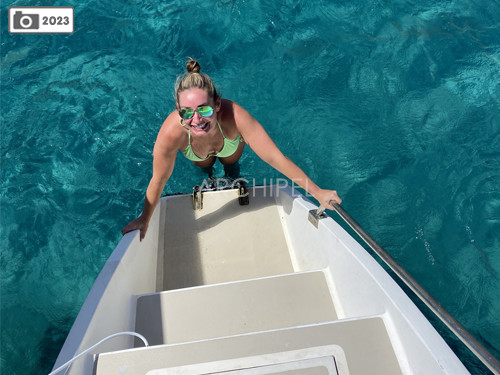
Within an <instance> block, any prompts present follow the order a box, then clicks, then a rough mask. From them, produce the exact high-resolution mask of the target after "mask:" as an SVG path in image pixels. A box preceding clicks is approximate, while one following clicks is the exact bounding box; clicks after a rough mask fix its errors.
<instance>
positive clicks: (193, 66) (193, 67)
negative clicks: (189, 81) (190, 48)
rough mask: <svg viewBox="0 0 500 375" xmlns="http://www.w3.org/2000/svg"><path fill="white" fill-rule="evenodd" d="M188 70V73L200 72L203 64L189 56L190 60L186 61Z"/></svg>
mask: <svg viewBox="0 0 500 375" xmlns="http://www.w3.org/2000/svg"><path fill="white" fill-rule="evenodd" d="M186 70H187V71H188V73H199V72H200V70H201V66H200V64H199V63H198V61H196V60H195V59H192V58H191V57H190V58H189V61H188V62H187V63H186Z"/></svg>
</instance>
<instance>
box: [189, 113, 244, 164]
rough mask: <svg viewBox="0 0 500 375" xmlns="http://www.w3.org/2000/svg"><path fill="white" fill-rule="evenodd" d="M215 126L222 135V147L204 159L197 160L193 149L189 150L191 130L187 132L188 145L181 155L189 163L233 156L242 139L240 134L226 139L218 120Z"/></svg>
mask: <svg viewBox="0 0 500 375" xmlns="http://www.w3.org/2000/svg"><path fill="white" fill-rule="evenodd" d="M181 125H182V123H181ZM217 125H218V126H219V130H220V133H221V134H222V138H223V139H224V146H222V150H220V151H219V152H217V153H216V154H208V156H207V157H206V158H204V159H202V158H199V157H198V156H197V155H196V154H195V153H194V151H193V149H192V148H191V130H190V131H189V142H188V145H187V147H186V148H185V149H184V150H182V153H183V154H184V156H185V157H186V158H188V159H189V160H191V161H203V160H207V159H208V158H209V157H211V156H217V157H218V158H225V157H228V156H231V155H232V154H234V153H235V152H236V149H237V148H238V145H239V144H240V142H243V137H242V136H241V134H238V136H237V137H236V138H235V139H227V138H226V137H225V136H224V133H223V132H222V128H221V126H220V124H219V121H218V120H217ZM182 126H183V125H182Z"/></svg>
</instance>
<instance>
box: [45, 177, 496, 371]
mask: <svg viewBox="0 0 500 375" xmlns="http://www.w3.org/2000/svg"><path fill="white" fill-rule="evenodd" d="M245 203H246V204H245ZM316 208H317V207H315V206H314V205H313V204H312V203H311V202H309V201H308V200H307V199H306V198H305V197H304V196H302V195H300V194H299V193H298V192H297V191H296V190H295V191H294V190H293V188H292V187H280V186H275V185H274V186H265V187H258V186H257V187H253V188H248V189H247V188H246V187H245V186H244V185H239V186H238V187H237V188H235V189H226V190H218V191H217V190H215V191H204V190H203V189H196V191H195V192H194V193H193V194H192V195H191V194H185V195H173V196H167V197H164V198H162V199H161V200H160V203H159V204H158V206H157V207H156V210H155V213H154V215H153V218H152V219H151V222H150V225H149V230H148V233H147V235H146V238H145V239H144V240H143V241H139V233H138V232H137V231H135V232H132V233H128V234H126V235H125V236H124V237H123V238H122V240H121V241H120V243H119V244H118V246H117V247H116V249H115V250H114V252H113V254H112V255H111V256H110V258H109V260H108V261H107V263H106V264H105V266H104V268H103V270H102V271H101V273H100V275H99V277H98V278H97V280H96V282H95V284H94V286H93V288H92V290H91V291H90V293H89V295H88V297H87V299H86V301H85V303H84V305H83V307H82V309H81V311H80V313H79V315H78V317H77V319H76V321H75V323H74V325H73V328H72V329H71V331H70V333H69V335H68V337H67V339H66V342H65V344H64V346H63V348H62V350H61V352H60V354H59V357H58V359H57V362H56V364H55V366H54V369H55V370H54V373H56V372H59V371H60V372H61V373H66V374H89V375H90V374H98V375H102V374H106V375H107V374H148V375H166V374H169V375H170V374H231V375H242V374H246V375H250V374H287V375H299V374H300V375H302V374H305V375H313V374H339V375H347V374H351V375H365V374H371V375H376V374H381V375H389V374H426V375H429V374H450V375H459V374H468V371H467V369H466V368H465V367H464V365H463V364H462V363H461V362H460V360H459V359H458V358H457V357H456V355H455V354H454V353H453V352H452V350H451V349H450V348H449V347H448V345H447V344H446V342H445V341H444V340H443V338H442V337H441V336H440V335H439V334H438V333H437V331H436V330H435V329H434V328H433V326H432V325H431V324H430V323H429V321H428V320H427V319H426V318H425V317H424V315H423V314H422V313H421V312H420V311H419V310H418V309H417V307H416V306H415V305H414V303H413V302H412V301H411V300H410V298H409V297H408V296H407V295H406V294H405V293H404V292H403V290H402V289H401V288H400V287H399V286H398V284H396V282H395V281H393V280H392V279H391V277H390V276H389V274H388V273H387V272H386V271H385V270H384V269H383V268H382V267H381V266H380V265H379V264H378V263H377V262H376V261H375V260H374V259H373V258H372V257H371V256H370V255H369V254H368V252H367V251H365V249H364V248H363V247H362V246H361V245H360V244H359V243H358V242H357V241H356V240H355V239H354V238H353V237H351V236H350V235H349V234H348V233H347V232H346V231H345V230H344V229H343V228H342V227H341V226H340V225H339V224H337V223H336V222H335V221H334V220H333V219H332V218H330V217H324V216H325V215H322V214H321V211H320V212H318V211H316V210H315V209H316ZM311 210H312V211H311ZM340 210H341V212H339V213H343V214H345V215H347V214H346V213H345V211H343V210H342V209H340ZM310 211H311V212H310ZM347 216H348V215H347ZM308 217H309V220H308ZM417 289H418V288H417ZM417 292H418V290H417ZM431 298H432V297H431ZM130 331H132V332H136V333H137V334H140V335H141V336H143V337H144V338H145V340H146V341H147V343H148V346H147V347H145V346H144V343H143V342H142V341H141V340H139V339H137V337H135V338H134V337H133V336H131V335H128V334H126V335H120V336H118V337H115V336H113V338H112V339H110V340H108V341H106V342H105V343H103V344H102V345H100V346H98V347H96V348H93V349H92V350H91V351H90V352H89V353H86V354H83V355H81V356H80V357H79V358H78V359H76V360H75V361H74V362H72V363H71V364H70V365H65V363H66V362H67V361H69V360H71V359H72V358H73V357H75V356H77V355H78V354H79V353H81V352H82V351H84V350H85V349H86V348H89V347H91V346H92V345H94V344H95V343H97V342H99V341H100V340H101V339H103V338H105V337H108V336H111V335H114V334H116V333H118V332H130ZM491 363H492V365H491V366H493V367H490V368H491V369H492V371H495V372H497V371H498V367H497V368H496V369H495V367H494V366H498V361H496V360H495V359H494V358H493V359H491ZM61 366H63V367H61ZM59 368H60V370H59Z"/></svg>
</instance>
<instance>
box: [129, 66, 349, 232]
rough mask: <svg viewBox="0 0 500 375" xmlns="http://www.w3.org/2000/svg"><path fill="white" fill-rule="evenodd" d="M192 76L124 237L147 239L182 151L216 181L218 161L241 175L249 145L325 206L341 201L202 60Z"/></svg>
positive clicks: (180, 82) (178, 92)
mask: <svg viewBox="0 0 500 375" xmlns="http://www.w3.org/2000/svg"><path fill="white" fill-rule="evenodd" d="M186 69H187V73H186V74H184V75H183V76H181V77H179V78H178V79H177V83H176V89H175V97H176V101H177V108H176V110H175V111H173V112H172V113H171V114H170V115H169V116H168V117H167V119H166V120H165V121H164V122H163V125H162V127H161V129H160V132H159V133H158V137H157V139H156V143H155V146H154V150H153V176H152V178H151V180H150V182H149V186H148V189H147V191H146V198H145V200H144V208H143V211H142V214H141V215H140V216H139V217H138V218H137V219H135V220H133V221H131V222H130V223H129V224H127V225H126V226H125V227H124V228H123V229H122V233H123V234H125V233H128V232H130V231H133V230H136V229H138V230H139V231H140V239H141V240H142V239H143V238H144V236H145V235H146V231H147V229H148V223H149V220H150V219H151V215H152V214H153V211H154V209H155V207H156V205H157V203H158V201H159V199H160V196H161V193H162V192H163V188H164V187H165V184H166V183H167V181H168V179H169V178H170V175H171V174H172V171H173V169H174V164H175V158H176V155H177V151H178V150H180V151H181V152H182V153H183V154H184V156H185V157H187V158H188V159H189V160H191V161H192V162H193V163H194V164H196V165H197V166H198V167H200V168H202V169H203V170H204V171H205V172H206V173H208V175H209V177H212V173H213V172H212V171H213V169H212V166H213V165H214V163H215V160H216V159H219V160H220V162H221V163H222V164H223V166H224V170H225V172H226V175H228V176H234V175H237V174H238V173H239V166H238V160H239V158H240V157H241V154H242V153H243V148H244V147H245V144H247V145H248V146H250V148H251V149H252V150H253V151H254V152H255V153H256V154H257V155H258V156H259V157H260V158H261V159H262V160H264V161H265V162H266V163H268V164H269V165H271V166H272V167H274V168H275V169H276V170H278V171H279V172H281V173H283V174H284V175H285V176H287V177H288V178H289V179H290V180H292V181H293V182H294V183H296V184H298V185H299V186H301V187H302V188H304V189H305V190H306V191H307V192H308V193H310V194H311V195H312V196H313V197H314V198H316V199H317V200H318V202H319V203H320V204H322V205H323V206H324V207H326V208H329V209H333V206H332V205H331V203H330V201H334V202H336V203H338V204H340V203H341V199H340V198H339V196H338V195H337V192H336V191H334V190H323V189H320V188H319V187H318V186H317V185H316V184H315V183H314V182H313V181H312V180H311V179H310V178H309V177H308V176H307V175H306V174H305V173H304V172H303V171H302V170H301V169H300V168H299V167H298V166H297V165H295V164H294V163H293V162H292V161H291V160H290V159H288V158H287V157H286V156H284V155H283V154H282V153H281V151H280V150H279V148H278V147H277V146H276V144H275V143H274V142H273V140H272V139H271V138H270V137H269V135H268V134H267V132H266V131H265V130H264V128H263V127H262V125H261V124H259V122H257V120H255V119H254V118H253V117H252V116H251V115H250V114H249V113H248V112H247V111H246V110H245V109H243V108H242V107H240V106H239V105H238V104H236V103H235V102H233V101H231V100H229V99H222V98H221V97H220V96H219V95H218V94H217V90H216V89H215V86H214V84H213V82H212V80H211V79H210V77H208V76H207V75H206V74H202V73H200V70H201V67H200V64H198V62H197V61H195V60H193V59H190V60H189V61H188V62H187V63H186Z"/></svg>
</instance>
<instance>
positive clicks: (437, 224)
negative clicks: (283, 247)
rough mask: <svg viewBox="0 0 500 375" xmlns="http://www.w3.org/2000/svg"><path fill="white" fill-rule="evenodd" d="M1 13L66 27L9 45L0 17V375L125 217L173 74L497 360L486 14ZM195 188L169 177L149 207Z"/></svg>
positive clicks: (16, 365)
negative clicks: (255, 133)
mask: <svg viewBox="0 0 500 375" xmlns="http://www.w3.org/2000/svg"><path fill="white" fill-rule="evenodd" d="M10 5H17V6H20V5H24V6H26V5H71V6H74V8H75V23H76V27H75V32H74V33H73V34H71V35H10V34H9V33H8V31H7V26H8V25H7V19H8V18H7V10H8V6H7V5H6V4H2V6H1V33H2V34H1V181H2V185H1V229H0V230H1V323H2V324H1V364H0V365H1V372H2V374H6V375H9V374H44V373H47V372H49V371H50V369H51V367H52V365H53V363H54V361H55V358H56V356H57V354H58V352H59V349H60V347H61V345H62V344H63V342H64V339H65V337H66V335H67V333H68V331H69V329H70V327H71V325H72V323H73V321H74V319H75V317H76V315H77V313H78V311H79V309H80V307H81V304H82V303H83V301H84V299H85V297H86V295H87V293H88V291H89V289H90V287H91V286H92V283H93V281H94V280H95V278H96V276H97V274H98V272H99V270H100V269H101V267H102V265H103V264H104V262H105V261H106V259H107V257H108V256H109V254H110V253H111V252H112V250H113V248H114V246H115V245H116V244H117V242H118V241H119V239H120V237H121V234H120V228H121V227H122V226H123V225H124V224H126V223H127V221H128V220H130V219H132V218H133V217H135V215H137V214H138V213H139V212H140V209H141V206H142V199H143V196H144V192H145V189H146V187H147V183H148V181H149V178H150V174H151V161H152V148H153V143H154V140H155V138H156V134H157V131H158V130H159V128H160V126H161V124H162V122H163V119H164V118H165V117H166V116H167V114H168V113H169V112H170V111H171V110H172V109H173V106H174V102H173V99H172V91H173V83H174V81H175V78H176V76H177V75H178V74H179V73H182V71H183V65H184V61H185V57H186V56H193V57H195V58H197V59H199V61H200V63H201V64H202V68H203V70H204V71H205V72H206V73H208V74H210V75H211V76H212V78H213V79H214V80H215V81H216V83H217V84H218V86H219V87H220V89H221V91H222V94H223V96H225V97H228V98H231V99H233V100H235V101H237V102H239V103H240V104H241V105H243V106H244V107H245V108H246V109H248V110H249V111H250V112H251V113H252V114H253V115H254V116H255V117H256V118H257V119H258V120H259V121H260V122H261V123H262V124H263V125H264V126H265V128H266V129H267V130H268V132H269V133H270V134H271V136H272V137H273V139H274V140H275V141H276V143H277V144H278V146H279V147H280V148H281V149H282V150H283V151H284V153H285V154H287V155H289V156H291V157H292V159H294V161H295V162H296V163H297V164H298V165H299V166H301V167H302V168H303V169H304V170H305V171H306V172H307V173H308V174H309V175H310V176H311V177H312V178H313V179H314V180H315V181H316V182H317V183H318V184H319V185H321V186H323V187H331V188H335V189H337V190H338V191H339V193H340V195H341V196H342V198H343V199H344V207H345V208H346V209H347V210H348V211H349V212H350V213H351V215H352V216H353V217H355V218H356V219H357V221H359V222H360V224H362V225H363V226H364V227H365V229H367V230H368V231H369V232H370V233H371V234H372V235H373V237H374V238H376V239H377V240H378V241H379V242H380V243H381V244H382V245H383V246H384V247H385V248H386V249H387V250H388V251H389V252H390V253H391V254H392V255H393V256H394V257H395V258H396V259H397V260H398V261H399V262H400V263H401V264H402V265H403V266H405V267H406V268H407V269H408V270H409V272H410V273H411V274H413V276H414V277H415V278H416V279H417V280H418V281H419V282H420V283H421V284H422V285H423V286H424V287H425V288H427V289H428V290H429V291H430V293H431V294H432V295H433V296H434V297H436V298H437V299H438V300H439V301H440V302H441V303H442V304H443V305H444V307H445V308H446V309H447V310H449V311H450V312H451V313H452V314H453V315H454V316H456V317H457V319H458V320H459V321H460V322H462V323H463V324H464V325H465V326H466V327H467V328H468V329H469V330H470V331H471V332H472V333H473V334H474V335H475V336H476V337H477V338H478V339H479V340H480V341H481V342H482V343H483V344H484V345H485V346H486V347H487V348H488V349H490V350H491V351H492V353H493V354H494V355H495V356H497V358H500V319H499V317H500V299H499V298H498V296H499V291H500V278H499V275H500V109H499V108H500V73H499V72H500V2H499V0H489V1H485V0H483V1H482V0H477V1H476V0H463V1H458V0H456V1H453V0H451V1H450V0H446V1H437V0H434V1H430V0H428V1H425V0H424V1H419V2H412V1H403V0H398V1H371V0H370V1H368V0H354V1H272V2H270V1H264V0H260V1H249V0H247V1H243V0H240V1H237V0H233V1H231V0H226V1H222V0H221V1H208V0H205V1H191V0H184V1H182V2H181V1H169V2H149V1H128V0H122V1H118V0H111V1H107V2H102V1H96V0H83V1H79V2H73V1H69V2H64V3H63V2H59V1H49V2H48V3H47V2H45V3H43V4H41V3H39V2H35V1H28V2H23V3H19V2H17V1H15V2H13V3H12V4H10ZM241 164H242V172H243V174H244V175H245V176H246V177H249V178H255V179H256V181H263V180H264V179H265V178H267V179H269V178H270V177H273V178H276V177H279V175H278V174H277V173H276V172H275V171H273V170H272V169H271V168H270V167H268V166H267V165H265V164H264V163H263V162H262V161H260V159H258V157H256V156H255V154H253V152H252V151H251V150H250V149H247V150H246V151H245V154H244V156H243V158H242V162H241ZM218 173H219V174H220V173H222V170H221V168H220V167H219V169H218ZM200 178H202V176H201V174H200V173H199V172H198V171H197V170H196V169H195V168H194V167H193V166H192V165H190V163H189V162H188V161H187V160H185V159H184V158H182V157H179V158H178V159H177V165H176V168H175V171H174V173H173V176H172V178H171V180H170V181H169V182H168V184H167V186H166V188H165V193H172V192H189V191H191V187H192V186H193V185H195V184H197V183H198V182H199V180H200ZM426 313H427V312H426ZM428 316H429V317H430V318H431V319H433V321H434V318H432V317H431V315H430V314H428ZM438 329H439V330H440V331H441V332H442V333H443V335H445V337H446V339H447V341H448V342H449V343H450V345H451V346H452V348H453V349H454V350H455V352H456V353H457V354H458V355H459V356H460V357H461V358H462V360H463V361H464V362H465V363H466V365H467V367H468V368H469V370H470V371H471V372H472V373H473V374H487V373H488V372H487V371H486V370H485V369H484V368H483V367H482V366H481V365H479V364H478V363H477V362H476V361H475V360H474V359H472V358H471V356H470V353H469V352H468V351H467V350H466V349H464V347H463V346H462V345H461V344H459V343H457V342H456V340H455V339H454V338H453V337H451V334H449V333H448V332H447V331H446V330H445V329H443V328H442V327H441V326H439V325H438Z"/></svg>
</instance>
